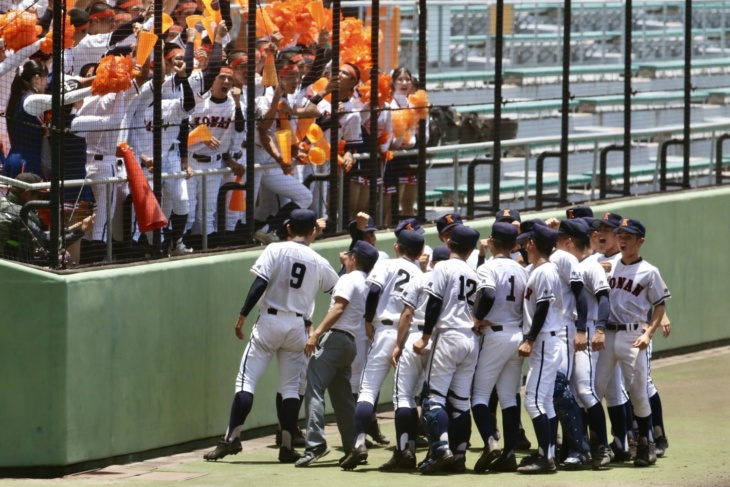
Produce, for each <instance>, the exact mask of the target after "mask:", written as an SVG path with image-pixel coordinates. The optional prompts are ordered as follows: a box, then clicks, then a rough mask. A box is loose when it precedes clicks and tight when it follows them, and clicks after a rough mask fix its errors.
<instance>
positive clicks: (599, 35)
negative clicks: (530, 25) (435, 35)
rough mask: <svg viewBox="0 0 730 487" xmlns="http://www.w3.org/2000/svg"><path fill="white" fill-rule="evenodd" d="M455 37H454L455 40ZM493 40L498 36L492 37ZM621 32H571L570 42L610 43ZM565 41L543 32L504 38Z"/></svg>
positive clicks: (559, 36)
mask: <svg viewBox="0 0 730 487" xmlns="http://www.w3.org/2000/svg"><path fill="white" fill-rule="evenodd" d="M453 37H454V36H452V39H453ZM491 37H492V39H494V38H495V37H496V35H492V36H491ZM620 37H621V32H618V31H592V32H571V34H570V41H571V42H578V41H600V40H606V41H610V40H612V39H616V38H620ZM562 40H563V34H562V33H561V32H541V33H536V34H532V33H530V34H507V35H505V36H504V42H505V43H508V42H522V43H524V42H532V41H540V42H541V43H546V42H559V41H562Z"/></svg>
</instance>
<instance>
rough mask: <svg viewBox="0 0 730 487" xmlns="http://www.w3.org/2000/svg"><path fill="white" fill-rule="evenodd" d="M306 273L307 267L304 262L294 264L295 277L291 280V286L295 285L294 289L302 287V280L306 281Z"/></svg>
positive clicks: (292, 274) (293, 273)
mask: <svg viewBox="0 0 730 487" xmlns="http://www.w3.org/2000/svg"><path fill="white" fill-rule="evenodd" d="M306 273H307V267H306V266H305V265H304V264H300V263H299V262H295V263H294V265H293V266H291V276H292V278H293V279H292V280H291V281H289V287H293V288H294V289H299V288H300V287H302V281H304V274H306Z"/></svg>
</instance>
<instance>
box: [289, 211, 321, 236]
mask: <svg viewBox="0 0 730 487" xmlns="http://www.w3.org/2000/svg"><path fill="white" fill-rule="evenodd" d="M316 224H317V215H316V214H315V213H314V212H313V211H312V210H303V209H301V208H299V209H296V210H292V212H291V214H290V215H289V226H290V227H291V228H292V229H293V230H298V231H301V230H311V229H312V228H314V226H315V225H316Z"/></svg>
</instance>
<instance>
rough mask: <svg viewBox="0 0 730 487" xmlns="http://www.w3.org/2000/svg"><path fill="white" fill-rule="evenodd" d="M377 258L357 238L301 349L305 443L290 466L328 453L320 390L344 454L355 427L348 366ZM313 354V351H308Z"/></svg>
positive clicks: (303, 463) (353, 354) (372, 250)
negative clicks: (344, 269) (304, 361)
mask: <svg viewBox="0 0 730 487" xmlns="http://www.w3.org/2000/svg"><path fill="white" fill-rule="evenodd" d="M377 260H378V251H377V249H376V248H375V247H373V246H372V245H370V244H369V243H367V242H363V241H359V242H357V243H356V244H355V246H354V247H353V248H352V250H351V251H350V252H349V257H348V260H347V263H346V267H347V274H345V275H343V276H342V277H340V279H339V281H337V285H335V288H334V290H333V292H332V301H331V303H330V309H329V311H328V312H327V315H326V316H325V317H324V319H323V320H322V323H321V324H320V325H319V326H318V327H317V329H316V330H315V331H314V333H312V334H311V335H310V336H309V339H308V340H307V344H306V346H305V348H304V353H305V354H306V355H307V356H308V357H311V359H310V360H309V365H308V367H307V389H306V393H305V398H306V407H307V437H306V438H307V448H306V450H305V451H304V455H303V456H302V457H301V458H300V459H299V460H297V462H296V463H295V466H297V467H306V466H308V465H310V464H311V463H312V462H313V461H315V460H317V459H318V458H321V457H323V456H324V455H326V454H327V453H329V448H328V447H327V441H326V440H325V437H324V392H325V389H326V390H327V391H329V396H330V400H331V401H332V406H333V408H334V410H335V415H336V418H337V427H338V428H339V430H340V436H341V438H342V446H343V447H344V448H345V452H348V453H349V450H350V448H351V447H352V445H351V443H350V442H351V441H352V435H353V433H354V430H355V425H354V422H353V419H354V417H355V399H354V398H353V397H352V395H351V394H350V391H349V390H348V385H349V382H350V373H351V369H350V366H351V364H352V361H353V360H354V359H355V354H356V352H357V350H356V346H355V337H356V336H357V333H358V330H359V329H360V328H362V316H363V315H364V314H365V298H366V296H367V284H366V283H365V279H366V278H367V274H368V273H369V272H370V271H371V270H372V268H373V265H375V262H377ZM313 354H314V355H313Z"/></svg>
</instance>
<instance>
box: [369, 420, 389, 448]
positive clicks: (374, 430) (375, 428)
mask: <svg viewBox="0 0 730 487" xmlns="http://www.w3.org/2000/svg"><path fill="white" fill-rule="evenodd" d="M368 436H370V438H372V439H373V441H374V442H375V443H377V444H378V445H390V440H389V439H388V438H387V437H386V436H385V435H384V434H383V433H382V432H381V431H380V425H378V422H377V421H373V422H371V423H370V429H369V430H368Z"/></svg>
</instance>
